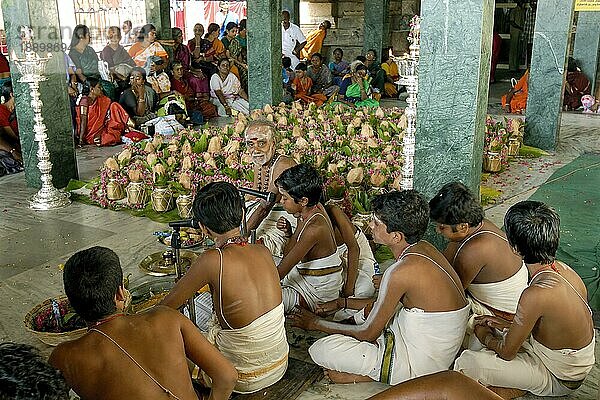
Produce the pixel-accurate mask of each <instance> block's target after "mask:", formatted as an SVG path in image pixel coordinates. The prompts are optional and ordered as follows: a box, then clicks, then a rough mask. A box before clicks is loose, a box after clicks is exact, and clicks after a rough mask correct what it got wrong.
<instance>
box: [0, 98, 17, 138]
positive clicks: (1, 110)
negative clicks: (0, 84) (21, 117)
mask: <svg viewBox="0 0 600 400" xmlns="http://www.w3.org/2000/svg"><path fill="white" fill-rule="evenodd" d="M10 114H11V112H10V111H9V109H8V108H6V106H5V105H4V104H0V127H5V126H10V127H11V128H12V130H13V132H14V133H15V134H16V135H17V136H18V135H19V125H17V117H16V116H15V118H14V119H13V120H12V121H9V118H10Z"/></svg>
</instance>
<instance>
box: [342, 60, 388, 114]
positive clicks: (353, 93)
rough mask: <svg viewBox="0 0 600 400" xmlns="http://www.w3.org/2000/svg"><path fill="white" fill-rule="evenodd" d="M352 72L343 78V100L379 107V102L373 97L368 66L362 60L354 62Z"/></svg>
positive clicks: (363, 105) (359, 105)
mask: <svg viewBox="0 0 600 400" xmlns="http://www.w3.org/2000/svg"><path fill="white" fill-rule="evenodd" d="M351 70H352V71H353V72H352V73H350V74H348V75H346V76H345V77H344V79H342V85H341V86H340V93H339V94H340V96H341V97H342V101H343V102H345V103H348V104H354V105H355V106H356V107H379V102H378V101H377V100H374V99H372V98H371V97H370V96H371V94H372V89H371V79H370V78H369V75H368V73H367V67H366V66H365V65H364V64H363V63H362V62H360V61H354V62H353V63H352V68H351Z"/></svg>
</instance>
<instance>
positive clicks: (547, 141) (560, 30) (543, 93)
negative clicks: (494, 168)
mask: <svg viewBox="0 0 600 400" xmlns="http://www.w3.org/2000/svg"><path fill="white" fill-rule="evenodd" d="M573 6H574V1H573V0H569V1H564V0H539V1H538V5H537V14H536V20H535V30H534V36H533V54H532V56H531V67H530V71H529V97H528V99H527V111H526V118H525V120H526V121H527V125H526V131H525V138H524V141H525V143H526V144H528V145H530V146H535V147H539V148H541V149H544V150H554V149H555V148H556V144H557V142H558V130H559V128H560V118H561V109H562V93H563V88H564V82H565V76H566V65H565V64H566V61H567V51H568V44H569V37H570V35H571V23H572V21H573Z"/></svg>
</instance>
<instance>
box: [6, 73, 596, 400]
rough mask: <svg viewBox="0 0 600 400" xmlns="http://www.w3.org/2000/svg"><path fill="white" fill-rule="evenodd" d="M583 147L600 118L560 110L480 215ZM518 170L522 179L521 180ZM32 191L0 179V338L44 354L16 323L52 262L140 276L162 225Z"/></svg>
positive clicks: (325, 392) (90, 166)
mask: <svg viewBox="0 0 600 400" xmlns="http://www.w3.org/2000/svg"><path fill="white" fill-rule="evenodd" d="M496 85H498V87H497V88H496V89H495V88H494V87H495V86H496ZM502 90H503V86H502V83H499V84H495V85H492V91H491V93H490V100H491V110H492V111H494V110H495V108H494V107H495V106H497V102H498V101H499V100H498V99H499V97H498V93H500V92H501V91H502ZM118 151H119V148H118V147H117V148H104V149H98V148H95V147H86V148H83V149H80V150H78V153H77V156H78V164H79V170H80V173H81V178H82V179H89V178H92V177H93V176H95V175H96V174H97V171H98V169H99V167H100V166H101V165H102V162H103V161H104V159H105V158H106V157H107V156H109V155H111V154H113V153H116V152H118ZM584 152H600V116H597V117H596V116H592V117H588V116H584V115H581V114H576V113H565V114H564V115H563V118H562V128H561V132H560V145H559V148H558V150H557V152H556V153H555V154H552V155H550V156H548V157H544V158H541V159H537V160H533V161H531V162H528V163H515V164H514V165H512V166H511V167H510V169H509V171H507V172H505V173H503V174H501V175H500V176H498V177H497V178H494V181H493V185H496V186H497V187H501V188H502V190H503V194H502V196H501V198H500V201H499V204H497V205H495V206H493V207H489V208H488V209H487V210H486V212H487V215H488V217H490V218H491V219H492V220H494V221H497V222H501V221H502V218H503V215H504V212H505V211H506V209H507V208H508V207H509V206H510V205H512V204H514V203H515V202H517V201H520V200H523V199H526V198H528V197H529V196H530V195H531V194H533V193H534V192H535V190H536V188H537V187H539V185H541V184H543V182H545V181H546V180H547V179H548V177H549V176H550V175H551V174H552V173H553V172H554V171H555V170H556V169H558V168H560V167H561V166H563V165H564V164H566V163H568V162H569V161H571V160H572V159H574V158H576V157H577V156H578V155H579V154H581V153H584ZM525 175H530V177H528V178H523V177H524V176H525ZM517 177H518V179H517ZM32 194H33V190H32V189H30V188H28V187H27V186H26V185H25V180H24V176H23V174H22V173H21V174H17V175H12V176H8V177H3V178H0V215H1V216H0V299H1V300H2V305H3V306H2V307H1V308H0V342H3V341H15V342H23V343H29V344H33V345H35V346H37V347H39V348H40V349H42V351H43V352H44V353H45V354H49V352H50V351H51V348H50V347H48V346H45V345H44V344H42V343H41V342H39V341H38V340H37V339H36V338H35V337H34V336H33V335H32V334H31V333H29V332H28V331H27V330H26V329H25V327H24V325H23V322H22V321H23V317H24V315H25V314H26V313H27V312H28V311H29V310H30V309H31V308H32V307H33V306H34V305H36V304H38V303H40V302H41V301H43V300H45V299H47V298H50V297H54V296H58V295H60V294H61V293H62V292H63V288H62V277H61V271H60V269H59V265H60V264H62V263H64V262H65V261H66V259H67V258H68V257H69V256H70V255H71V254H73V253H74V252H76V251H77V250H80V249H83V248H87V247H89V246H92V245H101V246H106V247H110V248H112V249H113V250H115V251H116V252H117V253H118V254H119V256H120V258H121V263H122V265H123V269H124V272H125V273H126V274H132V280H136V279H141V278H143V274H142V273H141V272H140V271H139V269H138V264H139V262H140V261H141V260H142V259H143V258H144V257H145V256H147V255H148V254H150V253H153V252H157V251H161V250H164V249H165V247H164V246H163V245H162V244H160V243H158V242H157V241H156V238H155V237H154V236H153V235H152V233H153V232H154V231H157V230H163V229H166V226H165V225H164V224H159V223H156V222H152V221H150V220H148V219H146V218H136V217H132V216H130V215H128V214H127V213H124V212H114V211H109V210H103V209H101V208H98V207H93V206H89V205H85V204H81V203H73V204H71V205H70V206H68V207H66V208H63V209H59V210H54V211H47V212H35V211H31V210H29V208H28V197H29V196H31V195H32ZM289 335H290V342H291V343H292V352H293V353H292V355H293V356H294V357H297V358H300V359H308V355H307V353H306V348H307V344H308V343H310V342H312V341H313V340H314V337H313V336H312V335H311V334H309V333H306V332H302V331H298V330H295V329H294V330H291V331H290V332H289ZM597 351H598V347H597ZM599 377H600V371H599V370H598V366H596V367H595V368H594V370H593V371H592V374H591V375H590V376H589V377H588V379H587V380H586V383H585V384H584V386H583V387H582V388H580V389H579V390H578V391H577V392H576V393H575V394H574V395H572V396H570V397H569V398H572V399H595V398H596V393H597V391H598V382H599ZM385 387H386V386H385V385H383V384H379V383H368V384H352V385H332V384H327V383H326V382H325V381H322V382H318V383H316V384H314V385H312V386H311V387H310V388H309V389H308V390H306V391H305V392H304V393H302V394H301V396H300V399H304V400H308V399H323V398H325V399H364V398H366V397H368V396H370V395H372V394H374V393H377V392H379V391H381V390H383V389H385ZM525 398H527V399H530V398H536V397H534V396H527V397H525Z"/></svg>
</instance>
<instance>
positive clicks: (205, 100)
mask: <svg viewBox="0 0 600 400" xmlns="http://www.w3.org/2000/svg"><path fill="white" fill-rule="evenodd" d="M185 72H186V71H185V69H184V67H183V65H182V63H180V62H178V61H175V62H174V63H173V77H172V78H171V89H172V90H175V91H176V92H179V93H180V94H181V95H182V96H183V98H184V99H185V105H186V108H187V109H188V112H191V111H192V110H195V111H199V112H200V113H201V114H202V117H203V118H204V120H207V119H210V118H214V117H218V115H217V107H216V106H215V105H214V104H212V103H211V102H210V88H209V87H208V84H206V85H203V86H198V85H193V84H192V81H190V80H189V79H188V76H186V74H185ZM206 83H208V81H206Z"/></svg>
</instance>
